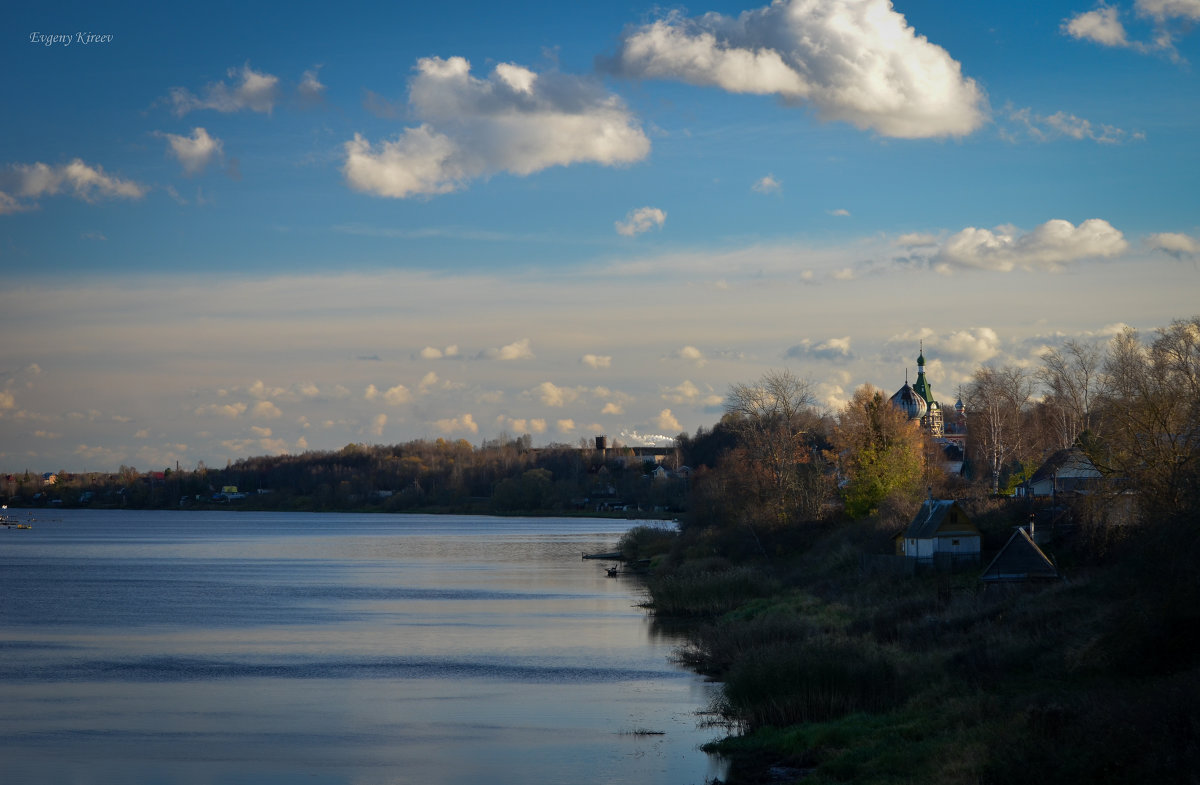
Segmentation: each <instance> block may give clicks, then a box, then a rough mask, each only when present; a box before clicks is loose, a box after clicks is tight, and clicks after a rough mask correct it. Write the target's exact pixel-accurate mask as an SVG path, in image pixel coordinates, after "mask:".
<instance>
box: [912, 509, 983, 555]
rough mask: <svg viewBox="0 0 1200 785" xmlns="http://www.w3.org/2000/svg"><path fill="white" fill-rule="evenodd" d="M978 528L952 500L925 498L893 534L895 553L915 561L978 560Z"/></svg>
mask: <svg viewBox="0 0 1200 785" xmlns="http://www.w3.org/2000/svg"><path fill="white" fill-rule="evenodd" d="M980 547H981V546H980V536H979V529H978V528H976V526H975V524H973V523H971V519H970V518H969V517H967V514H966V512H964V511H963V509H962V508H961V507H959V506H958V502H956V501H954V500H953V499H926V500H925V501H924V503H922V504H921V509H920V510H918V511H917V514H916V517H914V518H913V521H912V523H910V524H909V525H908V528H907V529H905V530H904V532H903V533H901V534H899V535H897V536H896V552H897V553H898V554H899V555H902V556H906V557H908V558H909V559H915V560H916V561H918V562H929V563H932V562H934V561H935V560H941V559H946V560H948V561H950V562H951V563H958V562H978V561H979V553H980Z"/></svg>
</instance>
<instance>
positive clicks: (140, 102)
mask: <svg viewBox="0 0 1200 785" xmlns="http://www.w3.org/2000/svg"><path fill="white" fill-rule="evenodd" d="M106 5H108V7H106V8H102V9H101V8H97V7H95V4H67V3H57V4H56V3H49V4H43V7H41V8H38V9H36V10H35V9H32V8H25V9H16V10H13V11H10V12H9V14H8V19H7V24H6V25H5V28H6V32H5V33H4V37H3V39H2V40H0V67H3V69H4V73H5V74H6V75H7V76H6V77H5V78H4V83H3V89H2V92H0V106H3V107H4V111H3V113H2V114H0V269H2V270H3V275H4V281H5V285H4V287H3V290H2V291H0V313H3V314H4V317H3V318H4V323H5V325H6V330H5V333H6V337H7V340H6V341H5V342H4V343H3V346H2V347H0V469H2V470H5V471H21V470H24V469H26V468H30V469H35V470H41V471H48V470H59V469H64V470H67V471H82V470H111V469H116V468H117V467H118V466H119V465H121V464H125V465H131V466H136V467H137V468H139V469H159V468H164V467H167V466H174V465H175V464H176V463H178V464H180V465H181V466H183V467H185V468H190V467H193V466H195V465H196V464H197V462H199V461H204V462H205V463H206V464H208V465H223V464H224V463H225V462H226V461H227V460H230V459H235V458H237V457H241V456H246V455H258V454H264V453H277V452H302V451H305V450H315V449H337V448H340V447H341V446H343V445H345V444H347V443H350V442H368V443H394V442H401V441H406V440H409V439H415V438H438V437H444V438H450V439H458V438H465V439H467V440H468V441H470V442H472V443H475V444H478V443H480V442H481V441H483V440H485V439H492V438H495V437H497V436H498V435H500V434H502V433H507V434H511V435H514V436H515V435H521V434H523V433H530V434H531V435H532V436H533V438H534V441H535V443H539V444H543V443H551V442H565V443H577V442H578V441H579V440H580V439H583V438H587V439H590V438H591V437H592V436H594V435H597V434H606V435H608V436H609V437H610V438H613V439H617V440H620V441H624V442H626V443H639V442H642V441H654V440H656V438H657V437H670V436H673V435H675V434H677V433H679V432H680V431H681V430H686V431H689V432H690V431H694V430H695V429H696V428H697V427H699V426H709V425H711V424H712V423H714V422H715V421H716V420H717V419H718V418H719V415H720V403H721V400H722V398H723V396H724V394H725V393H726V391H727V390H728V388H729V385H730V384H733V383H736V382H744V381H752V380H753V379H755V378H757V377H758V376H760V375H761V374H762V373H763V372H764V371H766V370H769V369H774V368H784V367H786V368H789V369H791V370H792V371H794V372H796V373H797V374H799V375H801V376H804V377H807V378H808V379H810V380H811V381H812V382H813V385H814V390H815V392H816V393H817V397H818V398H819V399H820V401H821V403H822V404H823V405H825V406H828V407H830V408H831V409H836V407H837V406H838V405H839V404H840V403H841V402H843V401H845V400H846V399H848V398H849V396H850V394H851V393H852V392H853V390H854V388H855V387H857V386H858V385H860V384H862V383H864V382H871V383H873V384H875V385H877V386H880V387H883V388H885V389H887V390H888V391H891V390H892V389H893V388H896V387H899V385H900V384H901V383H902V382H903V380H904V374H905V370H906V369H913V366H914V364H915V357H916V353H917V347H918V345H919V343H920V342H921V341H924V345H925V348H926V355H927V357H928V358H929V359H930V369H929V370H930V375H931V378H932V381H933V384H934V389H935V392H936V393H938V394H939V395H940V396H941V397H944V398H947V399H951V400H952V399H953V396H954V394H955V392H956V390H957V387H958V385H959V384H961V383H963V382H964V381H965V379H966V378H967V377H968V376H969V375H970V373H971V372H972V371H973V370H974V368H976V367H978V366H979V365H980V364H983V363H1016V364H1022V365H1028V366H1033V365H1035V364H1036V363H1037V357H1038V354H1039V353H1040V352H1042V351H1044V350H1045V349H1046V348H1047V347H1052V346H1056V345H1058V344H1059V343H1061V341H1063V340H1065V339H1067V338H1077V339H1083V340H1095V341H1102V340H1105V339H1106V338H1107V337H1108V336H1111V335H1112V334H1113V333H1114V332H1115V331H1118V330H1120V329H1122V328H1123V327H1124V326H1126V325H1128V326H1132V327H1135V328H1137V329H1139V330H1143V331H1148V330H1152V329H1153V328H1155V327H1158V326H1162V325H1164V324H1166V323H1168V322H1169V321H1170V320H1171V319H1173V318H1180V317H1188V316H1191V315H1193V314H1194V313H1195V312H1196V310H1197V306H1196V304H1195V303H1196V302H1197V297H1196V295H1197V293H1198V292H1200V286H1198V284H1200V269H1198V265H1200V216H1198V214H1197V205H1198V201H1200V199H1198V197H1197V192H1196V186H1195V182H1196V176H1197V173H1200V160H1198V158H1200V146H1198V145H1197V144H1196V141H1195V140H1196V138H1197V130H1198V128H1200V102H1198V101H1197V100H1196V96H1197V95H1198V94H1200V93H1198V91H1197V87H1198V81H1197V80H1198V78H1200V77H1198V76H1197V73H1196V63H1197V62H1198V61H1200V48H1198V46H1197V40H1198V38H1200V33H1197V32H1196V31H1194V30H1193V28H1194V27H1195V24H1196V22H1197V21H1200V0H1129V1H1128V2H1114V3H1111V4H1099V5H1097V4H1092V3H1089V2H1053V3H1042V4H1016V6H1010V5H995V4H980V3H955V4H951V5H947V4H945V3H941V2H897V3H888V2H882V1H881V0H843V1H842V2H819V3H818V2H799V1H796V2H779V3H775V4H773V5H752V4H735V3H715V2H714V3H707V4H703V5H689V6H686V7H685V6H673V7H665V6H659V5H654V4H644V5H639V4H595V5H579V4H574V5H572V4H567V5H564V4H561V3H520V4H496V3H459V4H456V5H453V6H445V7H437V8H435V7H432V6H417V5H415V4H408V3H388V4H384V3H341V4H336V5H329V4H324V3H322V4H305V3H299V4H297V3H291V4H286V5H284V4H265V3H264V4H253V5H251V6H249V7H244V6H239V7H237V8H233V7H231V8H230V9H228V10H227V11H220V10H217V9H213V8H212V6H210V5H205V6H196V7H194V8H189V9H179V8H176V7H167V6H157V7H150V8H146V7H141V6H140V5H132V4H106ZM1027 5H1028V6H1029V7H1026V6H1027ZM89 34H91V35H92V36H94V38H92V39H88V37H87V36H88V35H89ZM56 36H58V37H57V38H56ZM658 440H659V441H661V439H658Z"/></svg>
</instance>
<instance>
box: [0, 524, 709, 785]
mask: <svg viewBox="0 0 1200 785" xmlns="http://www.w3.org/2000/svg"><path fill="white" fill-rule="evenodd" d="M627 526H628V524H627V523H625V522H611V521H600V520H582V521H581V520H575V519H490V518H468V517H426V516H358V515H287V514H258V513H241V514H228V513H174V512H168V513H161V512H159V513H156V512H142V513H118V512H103V511H79V512H75V511H65V512H63V513H61V520H58V521H52V522H39V523H38V524H37V525H36V526H35V528H34V529H33V530H31V531H21V532H9V533H8V534H9V536H8V537H3V538H0V591H2V592H3V594H2V597H3V599H4V602H3V603H0V723H3V725H2V727H3V728H4V729H5V732H4V733H3V734H0V760H3V761H4V775H3V780H4V782H5V783H44V782H119V783H129V784H131V785H138V784H139V783H243V782H244V783H292V782H301V781H302V782H312V783H356V784H357V783H362V784H363V785H372V784H374V783H380V784H383V783H389V784H391V783H480V782H487V783H513V784H514V785H516V783H521V785H528V784H529V783H593V782H594V783H600V782H637V783H664V784H665V785H686V784H687V783H702V782H704V781H705V780H706V779H711V778H712V777H716V776H720V775H721V773H722V771H721V769H720V767H719V765H718V764H717V762H716V761H713V760H711V759H709V758H708V757H707V756H705V755H704V754H703V753H702V752H699V751H698V749H697V747H698V745H699V744H701V743H703V742H704V741H707V740H709V739H710V738H712V737H713V736H714V735H716V734H715V733H713V732H711V731H706V730H703V729H700V728H698V726H697V723H698V718H697V716H696V711H697V710H699V709H701V708H703V707H704V706H706V705H707V704H708V702H709V699H710V690H711V685H706V684H704V683H703V682H702V681H701V680H700V679H699V678H697V677H696V676H695V675H693V674H691V673H688V672H687V671H685V670H683V669H681V668H677V667H675V666H673V665H672V664H671V663H670V661H669V655H670V652H671V649H672V648H673V646H674V645H675V644H676V643H677V640H678V639H677V638H676V637H675V636H674V635H672V634H671V633H670V632H669V631H665V630H662V629H660V628H654V627H653V626H652V624H651V623H650V621H649V620H648V619H647V618H646V617H645V614H644V613H643V611H642V610H640V609H639V608H638V607H636V603H637V602H638V601H639V599H640V591H639V589H638V587H637V585H636V584H635V583H633V582H631V581H629V580H627V579H615V580H614V579H610V578H607V577H605V576H604V573H603V570H602V569H601V568H600V565H599V564H598V563H596V562H584V561H582V560H580V559H579V554H580V552H581V551H595V550H608V549H610V548H611V547H612V546H613V544H614V543H615V542H616V539H617V537H618V536H619V535H620V533H621V532H623V531H624V530H625V528H627ZM640 730H652V731H656V732H661V734H662V735H642V734H638V733H636V732H635V731H640Z"/></svg>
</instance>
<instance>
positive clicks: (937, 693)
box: [622, 499, 1200, 785]
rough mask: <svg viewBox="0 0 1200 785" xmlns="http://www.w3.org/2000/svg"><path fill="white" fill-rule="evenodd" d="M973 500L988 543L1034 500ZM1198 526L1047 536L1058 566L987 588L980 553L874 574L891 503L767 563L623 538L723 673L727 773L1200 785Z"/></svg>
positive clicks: (655, 598)
mask: <svg viewBox="0 0 1200 785" xmlns="http://www.w3.org/2000/svg"><path fill="white" fill-rule="evenodd" d="M968 506H969V507H970V509H971V512H972V513H973V514H974V515H975V516H977V519H978V520H979V521H980V529H981V531H982V532H983V535H984V538H985V541H987V542H989V543H990V544H991V546H992V548H993V549H995V548H997V547H999V546H998V545H997V543H1000V542H1001V541H1002V540H1003V539H1004V537H1005V536H1006V535H1007V534H1008V533H1009V532H1011V530H1012V528H1013V526H1014V525H1016V524H1017V523H1018V522H1019V521H1021V520H1022V519H1023V518H1024V517H1025V512H1026V505H1025V504H1024V503H1018V502H1013V501H1008V500H994V499H992V500H986V499H985V500H981V501H979V502H977V503H975V504H969V505H968ZM1198 526H1200V520H1197V519H1196V518H1195V517H1184V518H1180V519H1177V520H1174V521H1169V522H1163V523H1162V524H1161V525H1160V527H1159V529H1158V531H1156V532H1155V533H1153V534H1152V535H1150V536H1142V535H1145V534H1146V533H1145V532H1141V533H1139V534H1138V535H1131V536H1130V537H1128V538H1121V539H1120V541H1119V542H1109V543H1108V545H1109V546H1111V547H1105V548H1104V549H1103V550H1102V551H1101V552H1097V550H1096V546H1097V543H1096V542H1095V541H1094V540H1093V539H1091V537H1092V536H1093V535H1094V534H1095V533H1088V532H1084V531H1080V530H1079V529H1078V528H1077V529H1075V530H1073V531H1072V532H1071V533H1070V534H1069V535H1064V536H1063V537H1062V538H1060V539H1059V540H1057V542H1056V543H1055V546H1054V548H1053V552H1054V555H1055V557H1056V559H1057V561H1058V565H1059V567H1060V570H1062V571H1063V572H1064V574H1065V575H1066V578H1067V579H1066V580H1063V581H1059V582H1056V583H1054V584H1050V585H1045V586H1042V587H1037V588H1022V589H1015V590H1010V591H1005V592H998V593H995V594H993V593H990V592H989V591H987V590H985V589H984V588H983V587H982V586H981V584H980V581H979V573H980V570H981V569H982V567H979V568H976V569H972V570H966V571H962V572H957V573H950V574H945V573H934V572H928V573H923V574H922V573H918V574H917V575H913V576H902V575H886V574H878V573H877V574H871V573H870V572H868V571H865V570H864V569H863V568H862V561H861V558H860V554H861V553H862V552H863V551H864V550H867V549H871V548H872V547H873V546H875V545H877V544H878V543H879V542H880V541H881V540H884V539H890V535H891V533H892V531H893V530H894V528H895V526H894V522H891V523H889V522H888V521H887V520H886V518H883V517H874V518H870V519H867V520H864V521H860V522H857V523H854V524H848V525H847V524H842V525H836V526H834V525H826V526H819V525H813V526H811V527H809V528H808V530H807V531H806V532H805V536H806V539H807V540H808V543H809V544H808V545H807V547H804V548H801V549H798V550H794V551H790V552H787V553H786V555H779V556H773V557H770V558H762V557H756V558H749V559H728V558H721V557H717V556H712V555H706V554H705V553H704V552H705V551H706V550H709V549H708V548H707V547H706V545H705V544H704V543H703V538H699V539H697V538H695V537H692V536H690V535H689V534H688V532H687V530H686V528H685V529H684V530H683V533H680V534H675V535H671V536H670V539H671V541H669V542H668V541H667V540H668V537H667V536H666V535H664V533H663V532H662V531H661V530H659V529H654V528H653V527H650V528H647V529H644V530H639V529H634V530H632V531H631V532H630V533H629V534H628V535H626V537H625V538H624V539H623V540H622V548H623V550H624V552H625V553H626V555H627V558H649V559H652V560H653V563H654V570H653V572H652V573H651V574H650V575H649V576H648V578H647V579H646V582H647V592H648V601H647V607H648V610H649V612H650V613H652V614H653V615H654V616H655V617H656V618H657V619H658V620H659V622H660V623H663V624H670V623H674V624H681V625H682V627H683V628H684V629H687V630H689V632H688V636H687V643H685V644H684V645H682V646H680V647H679V648H678V649H677V651H676V653H675V657H676V658H677V660H678V661H679V662H680V663H681V664H684V665H686V666H688V667H690V668H692V669H694V670H695V671H697V672H699V673H701V674H703V675H705V676H706V677H708V678H711V679H713V680H714V681H718V682H720V683H721V684H722V691H721V697H720V698H719V699H718V700H717V701H715V702H714V704H713V705H712V706H709V707H706V711H705V716H707V717H708V719H709V721H710V722H711V723H712V724H713V725H714V726H718V727H722V728H724V729H725V730H726V731H727V732H728V734H729V735H728V736H727V737H726V738H724V739H723V740H721V741H718V742H716V743H714V744H712V745H710V746H709V747H708V748H707V751H709V752H714V753H718V754H720V755H722V756H724V757H725V758H727V759H728V760H729V762H730V771H729V774H728V776H727V780H726V782H727V783H739V784H742V785H744V784H745V783H766V782H781V783H782V782H802V783H804V785H825V784H826V783H862V784H867V783H871V784H875V783H878V784H879V785H883V784H884V783H887V784H889V785H890V784H891V783H912V782H919V783H947V784H948V783H989V784H990V783H995V784H996V785H999V784H1001V783H1004V784H1007V783H1013V784H1014V785H1016V784H1017V783H1022V784H1023V783H1029V782H1055V781H1057V782H1087V783H1090V784H1091V785H1098V784H1099V783H1129V782H1155V783H1195V782H1197V781H1200V706H1198V699H1200V580H1198V579H1197V576H1196V569H1197V567H1196V565H1197V564H1200V538H1198V536H1197V530H1198ZM759 539H760V540H762V539H763V538H762V535H761V534H760V537H759ZM788 539H789V540H790V538H788ZM766 540H767V541H766V542H764V543H763V544H764V545H765V546H767V547H768V548H770V547H772V546H774V545H775V544H776V543H775V542H774V540H773V539H772V538H770V537H768V538H766Z"/></svg>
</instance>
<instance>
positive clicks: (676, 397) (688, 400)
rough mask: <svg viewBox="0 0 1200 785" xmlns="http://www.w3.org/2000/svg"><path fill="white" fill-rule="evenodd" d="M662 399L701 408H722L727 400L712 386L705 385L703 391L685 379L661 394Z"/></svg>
mask: <svg viewBox="0 0 1200 785" xmlns="http://www.w3.org/2000/svg"><path fill="white" fill-rule="evenodd" d="M660 395H661V397H662V399H663V400H664V401H666V402H667V403H673V404H676V405H680V404H692V405H696V404H699V405H701V406H709V407H711V406H720V405H721V404H722V403H723V402H724V400H725V398H724V396H722V395H720V394H719V393H717V392H716V391H715V390H713V388H712V387H711V386H710V385H705V386H704V388H703V389H701V388H700V387H698V386H697V385H696V384H695V383H693V382H692V381H691V380H689V379H684V380H683V381H682V382H681V383H679V384H678V385H676V386H674V387H667V388H664V389H663V390H662V392H661V393H660Z"/></svg>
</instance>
